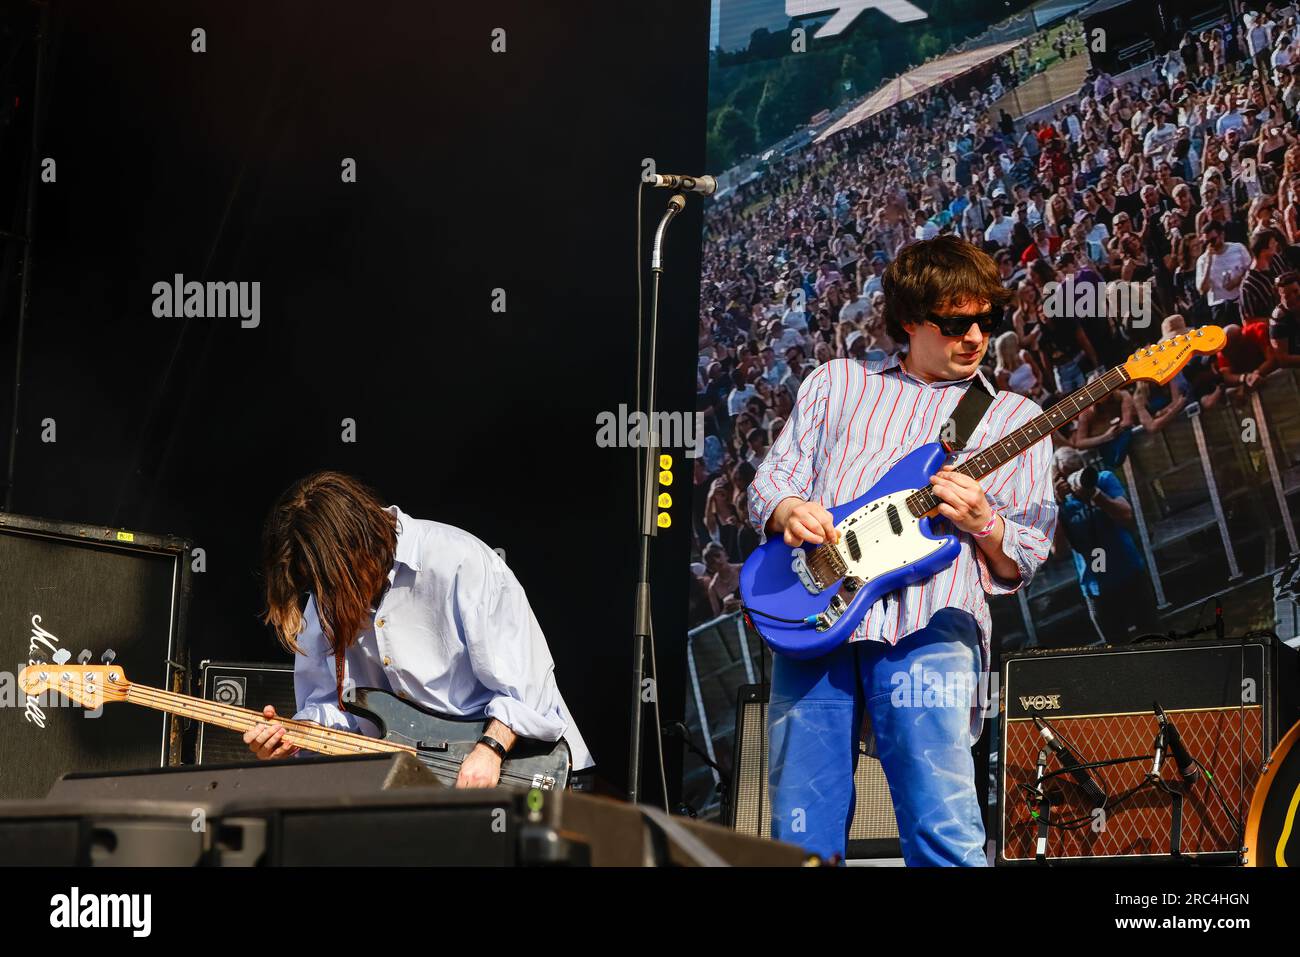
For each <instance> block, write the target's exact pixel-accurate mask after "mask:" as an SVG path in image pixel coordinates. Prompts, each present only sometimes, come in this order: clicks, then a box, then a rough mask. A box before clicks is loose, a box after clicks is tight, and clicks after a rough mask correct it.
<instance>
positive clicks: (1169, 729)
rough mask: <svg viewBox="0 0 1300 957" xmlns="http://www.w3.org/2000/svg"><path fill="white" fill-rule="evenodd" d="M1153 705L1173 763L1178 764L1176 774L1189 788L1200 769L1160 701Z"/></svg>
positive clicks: (1196, 779) (1198, 775)
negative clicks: (1171, 754)
mask: <svg viewBox="0 0 1300 957" xmlns="http://www.w3.org/2000/svg"><path fill="white" fill-rule="evenodd" d="M1153 704H1154V705H1155V712H1156V720H1157V721H1159V722H1160V730H1161V732H1162V733H1163V734H1164V736H1165V741H1166V742H1168V744H1169V750H1170V751H1171V752H1173V755H1174V763H1175V764H1176V765H1178V776H1179V777H1180V778H1182V779H1183V785H1184V786H1185V787H1186V788H1187V789H1188V790H1191V788H1192V787H1194V786H1195V784H1196V782H1197V781H1198V780H1200V777H1201V769H1200V768H1199V767H1197V766H1196V762H1195V761H1193V760H1192V756H1191V754H1189V753H1188V751H1187V746H1186V745H1185V744H1183V739H1182V736H1181V735H1180V734H1179V733H1178V729H1177V728H1176V727H1174V723H1173V722H1172V721H1170V720H1169V716H1168V715H1167V714H1165V709H1164V708H1162V707H1160V702H1159V701H1155V702H1153Z"/></svg>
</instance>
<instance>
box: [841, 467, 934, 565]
mask: <svg viewBox="0 0 1300 957" xmlns="http://www.w3.org/2000/svg"><path fill="white" fill-rule="evenodd" d="M911 494H912V490H910V489H904V490H902V491H898V492H894V493H892V494H890V495H886V496H884V497H882V498H878V499H876V500H875V501H873V502H871V503H869V504H867V505H864V506H862V508H860V509H858V510H857V511H856V512H854V513H853V514H851V515H850V516H849V517H848V518H846V519H844V520H843V521H842V522H840V523H839V524H837V525H836V526H835V527H836V528H837V529H838V530H839V533H840V541H839V549H838V550H839V553H840V555H841V556H842V557H843V559H844V561H845V563H846V564H847V565H848V573H847V576H846V577H853V578H860V579H862V580H863V581H864V582H865V581H871V580H872V579H874V578H879V577H880V576H881V575H883V574H885V573H886V572H891V571H893V570H894V569H896V568H901V567H903V566H904V565H911V564H912V563H914V562H919V561H920V560H921V559H923V558H925V557H926V556H927V555H929V554H931V553H932V552H935V551H938V550H939V549H940V548H942V547H943V542H942V541H935V540H934V539H933V538H926V537H925V535H923V534H922V533H921V525H920V519H918V518H917V517H916V516H915V515H913V514H912V513H911V512H910V511H909V510H908V508H907V497H908V496H909V495H911ZM889 505H893V506H894V507H895V508H896V509H897V510H898V518H899V521H900V522H901V523H902V526H903V527H902V531H901V532H899V533H898V534H895V533H894V529H893V526H892V525H891V524H890V522H889V517H888V514H887V513H886V506H889ZM849 532H853V533H854V534H855V535H856V537H857V542H858V550H859V553H860V557H859V558H857V559H854V558H853V555H852V554H851V553H850V551H849V547H848V542H847V535H848V533H849Z"/></svg>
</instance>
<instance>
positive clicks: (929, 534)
mask: <svg viewBox="0 0 1300 957" xmlns="http://www.w3.org/2000/svg"><path fill="white" fill-rule="evenodd" d="M1225 338H1226V337H1225V336H1224V332H1223V330H1222V329H1221V328H1219V327H1218V326H1202V327H1201V328H1199V329H1195V330H1192V331H1191V332H1188V333H1186V334H1183V335H1178V336H1174V337H1173V338H1170V339H1165V340H1162V341H1161V342H1159V343H1157V344H1156V345H1153V346H1151V347H1149V348H1146V349H1141V350H1139V351H1138V352H1137V353H1135V354H1134V355H1132V356H1130V357H1129V359H1128V361H1127V362H1125V363H1124V364H1123V365H1119V366H1115V368H1113V369H1110V370H1109V371H1107V372H1106V373H1104V374H1103V375H1101V376H1099V377H1098V378H1096V379H1094V380H1093V381H1092V382H1089V383H1088V384H1087V385H1086V386H1084V387H1083V388H1082V389H1080V390H1079V391H1078V392H1074V393H1071V394H1070V395H1068V396H1066V397H1065V398H1064V399H1062V400H1061V401H1060V402H1058V403H1057V404H1056V405H1054V406H1052V407H1051V408H1050V409H1048V410H1047V411H1046V412H1044V413H1043V414H1042V415H1039V416H1037V417H1036V418H1035V419H1033V420H1032V421H1030V422H1028V423H1026V424H1025V425H1024V426H1022V427H1021V428H1019V429H1017V430H1016V431H1015V432H1012V433H1011V434H1010V435H1008V436H1006V437H1005V438H1003V439H1002V440H1000V441H999V442H996V443H994V444H993V445H991V446H989V447H988V448H987V449H984V450H983V451H981V452H978V453H977V454H974V455H971V456H970V457H969V458H967V459H966V460H965V461H964V462H962V464H961V465H959V466H957V471H959V472H962V473H963V474H965V475H968V476H970V477H971V478H974V479H976V480H978V479H980V478H982V477H983V476H985V475H988V474H989V473H990V472H993V471H995V470H996V469H998V468H999V467H1001V466H1002V465H1003V464H1004V463H1006V462H1009V461H1010V460H1011V459H1013V458H1015V457H1016V456H1017V455H1019V454H1020V453H1021V452H1023V451H1025V449H1027V448H1029V447H1030V446H1031V445H1034V444H1035V443H1037V442H1040V441H1042V440H1043V439H1044V438H1046V437H1047V436H1049V435H1051V433H1053V432H1055V431H1056V430H1057V429H1059V428H1060V427H1061V426H1063V425H1065V423H1067V422H1069V421H1070V420H1071V419H1073V418H1074V417H1075V416H1076V415H1078V414H1079V413H1080V412H1082V411H1083V410H1084V409H1086V408H1088V407H1089V406H1091V405H1093V404H1094V403H1096V402H1098V401H1100V400H1101V399H1103V398H1104V397H1105V396H1106V395H1108V394H1109V393H1111V392H1113V391H1114V390H1115V389H1118V388H1120V387H1121V386H1123V385H1126V384H1128V383H1130V382H1135V381H1138V380H1140V379H1146V380H1149V381H1152V382H1156V383H1160V384H1164V383H1166V382H1168V381H1169V380H1170V379H1172V378H1173V377H1174V376H1175V375H1177V374H1178V372H1179V370H1180V369H1182V367H1183V366H1184V365H1186V364H1187V361H1188V360H1189V359H1191V357H1192V356H1193V355H1196V354H1198V353H1212V352H1218V351H1219V350H1220V349H1222V348H1223V344H1224V341H1225ZM947 456H948V451H947V449H946V448H945V446H944V445H943V444H942V443H940V442H930V443H928V444H926V445H922V446H920V447H918V448H917V449H915V450H914V451H912V452H911V453H909V454H908V455H906V456H904V457H903V458H902V459H900V460H899V461H898V462H897V463H895V464H894V466H893V468H891V469H890V470H889V471H888V472H886V473H885V475H884V476H883V477H882V478H881V479H880V481H879V482H877V483H876V484H875V485H873V486H872V487H871V489H870V490H868V491H867V493H866V494H865V495H863V496H861V497H860V498H856V499H854V500H853V501H851V502H846V503H845V504H843V505H836V506H834V507H833V508H831V509H829V511H830V513H831V517H832V518H833V519H834V520H835V528H836V529H837V530H838V532H839V540H838V541H837V542H835V543H833V544H832V543H826V544H823V545H809V544H804V545H801V546H798V547H795V548H791V547H790V546H789V545H787V544H785V541H784V540H783V539H782V537H781V536H780V535H773V536H770V537H769V538H768V540H767V541H766V542H764V543H763V544H762V545H760V546H759V547H758V549H757V550H755V551H754V553H753V554H752V555H750V556H749V558H748V559H747V560H746V561H745V564H744V566H743V567H742V568H741V570H740V596H741V599H742V600H743V602H744V605H745V610H746V612H747V613H748V615H749V618H750V621H751V622H752V623H753V625H754V627H755V628H756V629H757V630H758V632H759V634H761V635H762V636H763V639H764V640H765V641H766V642H767V643H768V645H769V646H770V647H771V648H772V650H773V651H774V652H777V653H778V654H782V655H788V656H789V657H791V658H815V657H817V656H818V655H824V654H826V653H827V652H829V651H831V650H833V649H834V648H835V647H836V646H838V645H839V644H840V643H841V642H843V641H846V640H847V639H848V638H849V637H850V636H851V635H852V634H853V632H854V630H855V629H856V628H857V627H858V625H859V623H861V621H862V619H863V618H865V617H866V615H867V611H868V610H869V609H870V608H871V606H872V604H874V603H875V602H876V601H879V600H880V599H881V598H883V597H884V596H885V595H887V594H889V593H890V592H892V591H897V590H898V589H900V588H903V587H904V586H906V585H910V584H912V583H913V582H916V581H920V580H921V579H923V578H928V577H930V576H931V575H933V574H934V573H935V572H937V571H940V570H941V569H943V568H946V567H947V566H948V565H951V564H952V563H953V562H954V561H956V559H957V554H958V552H959V551H960V550H961V544H960V542H959V541H958V538H957V536H956V535H941V534H935V533H934V531H933V530H932V528H931V521H932V520H933V519H934V518H935V517H936V516H938V514H939V501H938V499H937V498H936V497H935V496H934V493H933V492H932V491H931V490H930V489H931V486H930V476H931V475H933V474H934V473H935V472H937V471H939V469H940V468H941V467H942V466H943V464H944V460H945V459H946V458H947Z"/></svg>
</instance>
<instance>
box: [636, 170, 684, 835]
mask: <svg viewBox="0 0 1300 957" xmlns="http://www.w3.org/2000/svg"><path fill="white" fill-rule="evenodd" d="M685 207H686V197H685V196H683V195H682V194H681V193H674V194H673V195H672V197H671V198H670V199H669V200H668V208H667V209H666V210H665V211H664V215H663V218H662V219H660V220H659V226H658V228H656V229H655V238H654V245H653V246H652V247H651V251H650V271H651V279H650V362H649V367H648V369H647V370H646V392H647V399H646V404H645V407H644V408H642V407H641V394H640V392H639V391H638V393H637V397H636V400H637V406H638V411H639V412H642V413H643V417H642V418H641V421H642V422H646V423H647V432H648V441H647V443H646V447H645V455H644V458H643V459H642V463H641V466H642V474H641V552H640V557H639V559H638V561H637V580H636V613H635V626H634V628H633V632H632V731H631V737H630V740H629V742H628V772H627V798H628V800H629V801H631V802H632V803H633V804H637V803H639V802H640V797H641V752H642V748H643V743H642V737H643V725H644V718H645V703H644V702H643V701H642V700H641V694H642V691H641V683H642V681H643V680H644V679H645V645H646V641H647V639H651V637H652V635H653V628H652V625H651V620H650V539H652V538H654V537H655V536H656V535H658V534H659V524H658V522H657V521H656V511H655V501H656V497H655V488H656V486H657V479H658V476H659V472H658V468H657V466H658V463H659V434H658V432H656V431H655V423H656V422H657V418H656V416H655V371H656V366H655V363H656V359H657V352H656V346H657V344H658V334H659V281H660V279H661V278H662V277H663V271H664V264H663V247H664V236H665V235H666V234H667V232H668V225H669V223H671V222H672V221H673V217H675V216H676V215H677V214H678V213H680V212H681V211H682V210H683V209H684V208H685ZM636 348H637V369H638V370H640V368H641V343H640V342H639V341H638V342H637V346H636ZM658 678H659V676H658V675H657V674H656V675H655V680H656V682H657V681H658ZM655 693H656V694H657V693H658V689H657V688H656V689H655ZM665 810H667V809H666V808H665Z"/></svg>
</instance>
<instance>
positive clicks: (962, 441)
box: [939, 372, 993, 452]
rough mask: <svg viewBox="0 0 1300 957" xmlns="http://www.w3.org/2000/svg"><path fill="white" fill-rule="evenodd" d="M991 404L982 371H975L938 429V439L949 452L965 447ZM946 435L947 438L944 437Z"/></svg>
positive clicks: (958, 450) (990, 395)
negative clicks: (954, 406) (955, 406)
mask: <svg viewBox="0 0 1300 957" xmlns="http://www.w3.org/2000/svg"><path fill="white" fill-rule="evenodd" d="M992 404H993V394H992V393H991V392H990V390H989V389H988V388H987V387H986V386H985V382H984V377H983V374H982V373H979V372H976V373H975V377H974V378H973V379H971V380H970V385H969V386H967V387H966V391H965V392H964V393H963V394H962V397H961V399H960V400H958V402H957V408H955V409H953V410H952V415H951V416H950V417H949V419H948V421H947V422H945V423H944V424H943V428H942V429H940V430H939V438H940V441H942V442H943V447H944V448H945V449H947V450H948V451H949V452H960V451H962V449H964V448H966V442H967V441H968V440H969V439H970V437H971V435H973V434H974V432H975V427H976V426H978V425H979V424H980V420H981V419H982V418H984V413H985V412H987V411H988V410H989V406H990V405H992ZM945 436H948V437H949V438H945Z"/></svg>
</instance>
